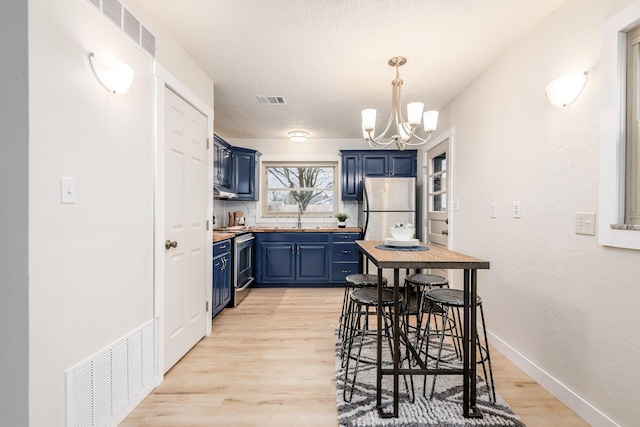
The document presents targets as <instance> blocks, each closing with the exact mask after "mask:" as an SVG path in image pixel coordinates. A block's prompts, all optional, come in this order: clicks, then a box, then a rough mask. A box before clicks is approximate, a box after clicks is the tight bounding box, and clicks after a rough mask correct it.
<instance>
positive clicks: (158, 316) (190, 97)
mask: <svg viewBox="0 0 640 427" xmlns="http://www.w3.org/2000/svg"><path fill="white" fill-rule="evenodd" d="M154 85H155V87H154V92H155V105H154V108H155V112H154V115H155V119H156V122H155V130H154V131H155V132H154V153H153V156H154V165H155V166H154V171H155V172H154V178H153V182H154V204H153V206H154V208H153V210H154V212H153V216H154V243H153V244H154V292H153V317H154V319H155V320H156V325H157V328H158V330H157V331H156V337H157V342H156V349H155V351H156V361H157V363H156V386H157V385H158V384H160V383H161V382H162V381H163V380H164V372H163V368H162V367H163V366H164V295H165V275H164V271H165V260H164V258H165V251H166V249H165V247H164V222H165V217H164V206H165V185H164V173H165V167H164V166H165V164H164V162H165V155H164V150H165V119H164V111H165V103H166V101H165V93H164V91H165V87H167V88H169V89H170V90H172V91H174V92H175V93H176V94H178V96H180V97H182V98H183V99H184V100H185V101H187V102H188V103H189V104H191V105H192V106H193V107H194V108H195V109H196V110H198V111H200V112H201V113H202V114H203V115H204V116H205V117H206V120H207V138H208V139H209V143H208V150H207V200H208V203H207V205H206V211H207V213H206V215H207V216H206V218H212V217H213V155H212V153H213V150H212V149H211V145H212V144H213V117H214V114H213V109H212V108H211V107H209V106H208V105H207V104H206V103H205V102H204V101H203V100H202V99H200V98H199V97H198V96H197V95H196V94H195V93H194V92H193V91H191V90H190V89H189V88H188V87H187V86H186V85H184V84H183V83H182V82H181V81H180V80H178V79H177V78H176V77H174V76H173V75H172V74H171V73H170V72H168V71H167V70H166V69H164V68H163V67H162V66H161V65H159V64H158V63H157V62H154ZM206 231H207V232H208V233H205V236H203V239H205V240H206V241H205V243H206V244H205V245H204V247H205V248H206V253H205V259H208V260H211V259H213V246H212V243H211V236H210V234H211V222H209V221H207V227H206ZM207 236H208V237H207ZM205 265H206V266H207V267H206V268H207V272H206V279H205V280H206V283H209V284H211V283H212V274H213V273H212V268H213V267H212V263H211V262H207V263H205ZM206 290H207V292H206V301H203V303H206V302H208V303H209V310H208V311H207V312H206V313H205V316H204V321H205V322H206V323H205V336H208V335H210V334H211V321H210V316H209V315H208V313H211V308H212V302H213V301H212V288H211V286H206Z"/></svg>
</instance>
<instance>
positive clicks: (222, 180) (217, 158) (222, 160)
mask: <svg viewBox="0 0 640 427" xmlns="http://www.w3.org/2000/svg"><path fill="white" fill-rule="evenodd" d="M231 161H232V152H231V145H229V144H228V143H227V142H226V141H225V140H223V139H222V138H220V137H219V136H218V135H213V183H214V185H216V186H218V187H222V188H223V189H225V190H227V191H231V185H232V180H231V168H232V164H231Z"/></svg>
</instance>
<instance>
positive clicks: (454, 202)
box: [451, 198, 460, 212]
mask: <svg viewBox="0 0 640 427" xmlns="http://www.w3.org/2000/svg"><path fill="white" fill-rule="evenodd" d="M451 210H452V211H454V212H458V211H459V210H460V199H458V198H455V199H453V200H452V201H451Z"/></svg>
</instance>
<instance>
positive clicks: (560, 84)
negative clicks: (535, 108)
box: [546, 71, 587, 108]
mask: <svg viewBox="0 0 640 427" xmlns="http://www.w3.org/2000/svg"><path fill="white" fill-rule="evenodd" d="M586 83H587V72H586V71H585V72H583V73H571V74H567V75H564V76H562V77H559V78H557V79H555V80H554V81H552V82H551V83H549V84H548V85H547V89H546V93H547V99H548V100H549V103H550V104H551V105H553V106H554V107H559V108H562V107H566V106H567V105H569V104H571V103H572V102H573V101H575V100H576V98H578V96H579V95H580V93H581V92H582V89H584V85H585V84H586Z"/></svg>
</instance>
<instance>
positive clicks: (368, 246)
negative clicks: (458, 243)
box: [356, 240, 489, 269]
mask: <svg viewBox="0 0 640 427" xmlns="http://www.w3.org/2000/svg"><path fill="white" fill-rule="evenodd" d="M356 244H357V245H358V246H359V247H360V250H361V251H362V252H364V253H365V254H366V256H367V258H369V259H370V260H371V261H372V262H373V263H374V264H375V265H376V266H377V267H379V268H445V269H449V268H454V269H488V268H489V261H486V260H483V259H480V258H475V257H472V256H469V255H465V254H461V253H459V252H453V251H450V250H447V249H442V248H439V247H437V246H434V245H427V244H425V243H422V242H421V243H420V246H428V247H429V250H427V251H409V250H406V251H402V250H400V251H395V250H384V249H378V248H376V246H378V245H382V244H384V242H383V241H374V240H356Z"/></svg>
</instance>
